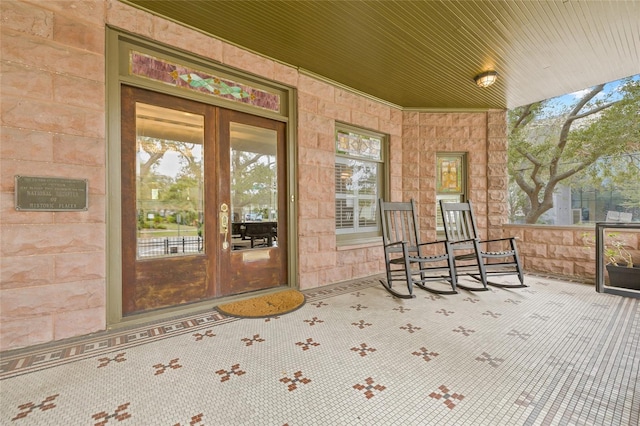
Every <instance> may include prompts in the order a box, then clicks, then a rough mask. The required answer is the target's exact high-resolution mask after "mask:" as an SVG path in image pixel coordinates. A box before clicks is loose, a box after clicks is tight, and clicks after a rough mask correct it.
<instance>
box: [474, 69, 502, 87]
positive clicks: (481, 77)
mask: <svg viewBox="0 0 640 426" xmlns="http://www.w3.org/2000/svg"><path fill="white" fill-rule="evenodd" d="M473 79H474V80H475V81H476V84H477V85H478V86H479V87H489V86H491V85H492V84H493V83H495V82H496V80H497V79H498V73H497V72H495V71H485V72H483V73H480V74H478V75H476V76H475V77H473Z"/></svg>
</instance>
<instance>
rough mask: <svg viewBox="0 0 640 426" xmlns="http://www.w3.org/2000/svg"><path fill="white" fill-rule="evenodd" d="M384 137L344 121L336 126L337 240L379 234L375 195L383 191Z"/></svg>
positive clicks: (371, 236)
mask: <svg viewBox="0 0 640 426" xmlns="http://www.w3.org/2000/svg"><path fill="white" fill-rule="evenodd" d="M385 147H386V137H385V136H384V135H382V134H378V133H374V132H369V131H366V130H362V129H357V128H354V127H351V126H347V125H342V124H341V125H338V126H337V128H336V165H335V180H336V235H337V238H338V243H339V244H340V243H350V244H353V243H358V242H364V241H366V240H370V239H374V238H377V237H379V236H380V225H379V219H378V212H377V202H378V198H380V197H383V196H384V193H385V182H386V181H387V179H386V175H385V173H386V169H387V168H386V167H385V160H386V159H385V157H386V156H385Z"/></svg>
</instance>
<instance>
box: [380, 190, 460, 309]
mask: <svg viewBox="0 0 640 426" xmlns="http://www.w3.org/2000/svg"><path fill="white" fill-rule="evenodd" d="M378 206H379V212H380V222H381V224H382V241H383V243H384V244H383V249H384V259H385V266H386V271H387V279H386V280H380V282H381V284H382V285H383V286H384V288H385V289H386V290H387V291H388V292H389V293H391V294H393V295H394V296H396V297H400V298H411V297H415V296H414V295H413V286H414V285H416V286H418V287H419V288H421V289H423V290H427V291H433V292H435V293H439V294H455V293H456V292H457V291H456V275H455V270H454V268H455V265H454V260H453V256H452V255H451V253H450V251H449V243H448V242H447V241H432V242H422V241H420V232H419V229H418V225H417V224H418V217H417V213H416V204H415V202H414V201H413V200H411V201H410V202H404V203H403V202H385V201H384V200H382V199H380V200H378ZM423 248H424V253H421V251H423ZM430 281H440V282H442V283H443V284H445V286H446V290H445V289H437V288H432V287H427V286H426V283H427V282H430ZM397 282H404V283H405V284H406V286H407V292H406V293H401V292H398V291H396V290H395V288H394V284H395V283H397Z"/></svg>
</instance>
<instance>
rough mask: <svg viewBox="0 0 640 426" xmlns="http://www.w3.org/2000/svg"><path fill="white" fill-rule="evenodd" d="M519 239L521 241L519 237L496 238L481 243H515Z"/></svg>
mask: <svg viewBox="0 0 640 426" xmlns="http://www.w3.org/2000/svg"><path fill="white" fill-rule="evenodd" d="M518 239H519V238H518V237H506V238H494V239H491V240H481V241H480V243H494V242H497V241H514V240H518Z"/></svg>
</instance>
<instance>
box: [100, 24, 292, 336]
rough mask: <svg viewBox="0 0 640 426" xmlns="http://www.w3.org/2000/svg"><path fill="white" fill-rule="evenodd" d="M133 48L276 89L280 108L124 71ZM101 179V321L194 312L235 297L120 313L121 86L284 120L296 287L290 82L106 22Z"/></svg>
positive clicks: (129, 322) (125, 322)
mask: <svg viewBox="0 0 640 426" xmlns="http://www.w3.org/2000/svg"><path fill="white" fill-rule="evenodd" d="M132 48H135V49H136V50H139V51H142V52H145V53H147V54H149V55H153V56H160V57H164V58H169V59H171V60H173V61H176V62H175V63H183V61H187V62H188V63H189V64H197V65H198V67H200V68H202V69H217V70H222V71H223V72H224V73H226V74H227V75H233V76H234V78H236V79H237V81H248V82H251V83H250V84H257V85H259V86H262V87H268V88H270V89H272V90H275V91H278V92H279V93H280V94H281V102H282V108H281V110H280V112H279V113H274V112H272V111H268V110H264V109H261V108H256V107H252V106H249V105H245V104H243V103H238V102H235V103H233V102H228V101H224V100H220V99H219V98H212V97H210V96H206V95H204V94H199V93H196V92H187V91H183V90H181V89H178V88H175V87H172V86H170V85H166V84H163V83H158V82H154V81H150V80H148V79H144V78H140V77H136V76H133V75H131V74H130V72H129V51H130V49H132ZM105 60H106V106H107V110H106V123H107V125H106V140H107V148H106V149H107V152H106V170H107V176H106V183H107V192H106V194H105V195H104V199H105V214H106V217H105V222H106V235H104V236H103V237H106V264H107V269H106V276H105V277H104V280H105V285H106V309H105V326H106V328H107V329H118V328H123V327H130V326H135V325H137V324H143V323H146V322H148V321H151V320H154V321H155V320H160V319H163V318H171V317H175V316H176V315H188V314H191V313H199V312H202V311H203V310H206V309H210V308H211V307H213V306H215V305H217V304H220V303H226V302H228V301H232V300H234V299H237V298H238V297H235V296H234V297H224V298H221V299H218V300H214V301H205V302H197V303H194V304H192V305H188V306H181V307H176V308H165V309H162V310H158V311H155V312H149V313H142V314H138V315H132V316H128V317H123V315H122V253H121V247H122V244H121V242H122V224H121V200H120V193H121V188H120V185H121V182H120V180H121V170H120V160H121V152H120V146H121V141H120V135H121V123H120V118H121V111H120V105H121V99H120V98H121V87H122V85H123V84H127V85H129V86H133V87H139V88H146V89H149V90H153V91H157V92H159V93H165V94H171V95H174V96H176V97H180V98H185V99H192V100H196V101H199V102H202V103H206V104H209V105H216V106H221V107H223V108H227V109H233V110H236V111H244V112H247V113H250V114H253V115H257V116H261V117H267V118H271V119H274V120H278V121H282V122H283V123H286V125H287V126H286V135H287V136H286V137H287V187H286V191H287V197H288V208H287V224H288V228H289V238H288V241H287V244H288V250H287V252H288V257H289V258H288V271H287V272H288V273H287V281H288V283H289V286H290V287H293V288H298V287H299V273H298V268H299V260H298V258H299V254H298V239H297V235H298V218H297V215H298V209H297V196H298V195H297V194H298V182H297V168H298V162H297V160H298V154H297V138H298V134H297V121H298V114H297V98H298V95H297V89H296V88H295V87H294V86H290V85H285V84H282V83H278V82H276V81H273V80H269V79H267V78H263V77H259V76H257V75H255V74H248V73H245V72H243V71H240V70H238V69H232V68H229V67H227V66H225V65H223V64H220V63H214V62H211V61H208V60H207V59H206V58H203V57H202V56H200V55H195V54H192V53H190V52H188V51H186V50H182V49H178V48H174V47H170V46H167V45H163V44H161V43H158V42H155V41H153V40H149V39H147V38H143V37H140V36H137V35H135V34H132V33H128V32H126V31H122V30H120V29H116V28H112V27H109V26H107V28H106V56H105Z"/></svg>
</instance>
